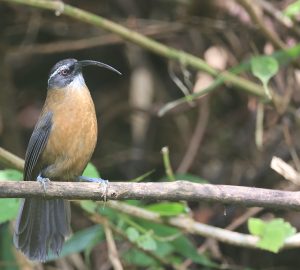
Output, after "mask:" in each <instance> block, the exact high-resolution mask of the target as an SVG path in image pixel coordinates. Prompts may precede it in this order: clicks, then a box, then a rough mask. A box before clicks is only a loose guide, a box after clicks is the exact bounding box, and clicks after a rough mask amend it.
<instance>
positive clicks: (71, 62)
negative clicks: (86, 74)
mask: <svg viewBox="0 0 300 270" xmlns="http://www.w3.org/2000/svg"><path fill="white" fill-rule="evenodd" d="M90 65H94V66H99V67H103V68H107V69H110V70H112V71H114V72H116V73H118V74H119V75H121V73H120V72H119V71H118V70H116V69H115V68H113V67H111V66H109V65H107V64H104V63H101V62H98V61H93V60H81V61H77V60H76V59H72V58H70V59H64V60H61V61H59V62H58V63H56V64H55V65H54V67H53V68H52V69H51V71H50V74H49V78H48V89H57V88H64V87H66V86H68V85H69V84H71V83H72V82H74V81H75V80H76V81H78V82H80V83H84V80H83V77H82V67H85V66H90Z"/></svg>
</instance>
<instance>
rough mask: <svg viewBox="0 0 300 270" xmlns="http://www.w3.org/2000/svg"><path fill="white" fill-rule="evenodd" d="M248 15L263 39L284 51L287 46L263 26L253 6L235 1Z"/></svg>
mask: <svg viewBox="0 0 300 270" xmlns="http://www.w3.org/2000/svg"><path fill="white" fill-rule="evenodd" d="M236 2H237V3H239V4H240V5H241V6H242V7H243V8H244V9H245V10H246V11H247V13H248V14H249V16H250V17H251V19H252V21H253V22H254V23H256V24H257V26H258V27H259V29H260V31H261V32H262V33H263V34H264V35H265V37H266V38H267V39H268V40H269V41H271V43H272V44H273V45H274V46H275V47H276V48H279V49H286V48H287V46H286V45H285V43H284V42H283V41H282V40H281V39H280V38H279V36H278V35H277V34H276V33H275V32H273V31H272V30H271V29H270V28H269V27H267V26H266V25H265V22H264V20H263V18H262V16H260V15H259V14H258V12H257V10H256V9H255V7H256V6H255V5H254V3H253V1H251V0H236Z"/></svg>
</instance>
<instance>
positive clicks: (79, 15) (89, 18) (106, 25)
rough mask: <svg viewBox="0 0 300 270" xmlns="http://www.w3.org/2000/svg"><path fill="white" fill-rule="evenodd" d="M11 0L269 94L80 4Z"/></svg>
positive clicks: (234, 83)
mask: <svg viewBox="0 0 300 270" xmlns="http://www.w3.org/2000/svg"><path fill="white" fill-rule="evenodd" d="M2 1H6V2H9V3H16V4H23V5H28V6H33V7H38V8H41V9H49V10H53V11H55V12H56V14H57V15H61V14H63V15H67V16H69V17H72V18H75V19H77V20H79V21H82V22H86V23H89V24H91V25H95V26H97V27H101V28H103V29H105V30H107V31H109V32H112V33H115V34H117V35H118V36H120V37H122V38H124V39H125V40H128V41H131V42H133V43H135V44H137V45H139V46H141V47H143V48H145V49H147V50H150V51H152V52H154V53H156V54H159V55H161V56H164V57H167V58H168V59H173V60H176V61H179V62H180V63H181V64H183V65H186V66H190V67H193V68H196V69H198V70H202V71H205V72H207V73H208V74H210V75H212V76H214V77H218V78H221V79H222V81H223V80H224V81H225V82H227V83H230V84H231V85H233V86H235V87H237V88H239V89H241V90H244V91H246V92H248V93H250V94H252V95H255V96H258V97H260V98H265V94H264V90H263V88H262V87H261V86H260V85H258V84H256V83H253V82H251V81H249V80H247V79H244V78H242V77H238V76H236V75H234V74H232V73H230V72H228V71H224V72H221V73H220V72H219V71H218V70H216V69H214V68H213V67H211V66H210V65H208V64H207V63H206V62H205V61H204V60H203V59H201V58H199V57H196V56H194V55H192V54H189V53H186V52H183V51H180V50H176V49H174V48H171V47H168V46H166V45H163V44H161V43H159V42H156V41H154V40H153V39H150V38H147V37H145V36H143V35H141V34H139V33H138V32H135V31H132V30H129V29H128V28H126V27H123V26H121V25H119V24H117V23H115V22H112V21H110V20H107V19H105V18H103V17H101V16H97V15H95V14H93V13H90V12H87V11H83V10H81V9H79V8H76V7H73V6H70V5H67V4H65V3H63V2H61V1H45V0H2Z"/></svg>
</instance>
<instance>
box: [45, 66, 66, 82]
mask: <svg viewBox="0 0 300 270" xmlns="http://www.w3.org/2000/svg"><path fill="white" fill-rule="evenodd" d="M65 68H69V66H68V65H63V66H61V67H60V68H58V69H57V70H55V71H54V72H53V73H52V74H51V75H50V76H49V79H48V83H49V81H50V80H51V78H52V77H54V76H55V75H56V74H58V73H59V72H61V71H62V70H63V69H65Z"/></svg>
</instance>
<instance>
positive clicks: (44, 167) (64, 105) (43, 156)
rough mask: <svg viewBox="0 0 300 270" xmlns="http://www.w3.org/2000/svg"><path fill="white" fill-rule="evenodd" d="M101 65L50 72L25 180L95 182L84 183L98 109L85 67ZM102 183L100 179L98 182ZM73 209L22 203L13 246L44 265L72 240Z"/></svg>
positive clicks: (68, 62)
mask: <svg viewBox="0 0 300 270" xmlns="http://www.w3.org/2000/svg"><path fill="white" fill-rule="evenodd" d="M88 65H96V66H99V67H104V68H107V69H110V70H112V71H114V72H116V73H118V74H120V72H119V71H117V70H116V69H114V68H113V67H111V66H109V65H106V64H104V63H101V62H97V61H91V60H83V61H77V60H76V59H65V60H62V61H59V62H58V63H57V64H56V65H55V66H54V67H53V68H52V69H51V71H50V74H49V79H48V90H47V98H46V101H45V104H44V107H43V109H42V112H41V115H40V117H39V120H38V122H37V124H36V126H35V128H34V131H33V133H32V135H31V138H30V140H29V144H28V147H27V151H26V156H25V168H24V180H25V181H32V180H37V181H40V182H41V183H42V184H43V185H44V187H45V186H46V183H47V181H49V179H50V180H52V181H76V180H78V179H79V180H80V179H81V180H93V179H86V178H84V177H82V176H81V175H82V173H83V171H84V169H85V167H86V165H87V163H88V162H89V160H90V158H91V155H92V153H93V151H94V148H95V145H96V141H97V119H96V114H95V107H94V103H93V100H92V98H91V95H90V92H89V89H88V88H87V86H86V84H85V81H84V79H83V76H82V67H84V66H88ZM99 181H101V179H100V180H99ZM70 218H71V213H70V203H69V202H68V201H66V200H63V199H50V200H46V199H39V198H28V199H23V200H22V203H21V206H20V210H19V216H18V218H17V222H16V228H15V233H14V244H15V246H16V247H17V248H18V249H20V250H21V251H22V252H23V253H24V254H25V255H26V256H27V257H28V258H29V259H31V260H37V261H45V260H46V259H47V255H48V252H49V251H50V250H52V252H53V253H54V254H59V253H60V251H61V249H62V245H63V243H64V240H65V237H66V236H68V235H69V234H70Z"/></svg>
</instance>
